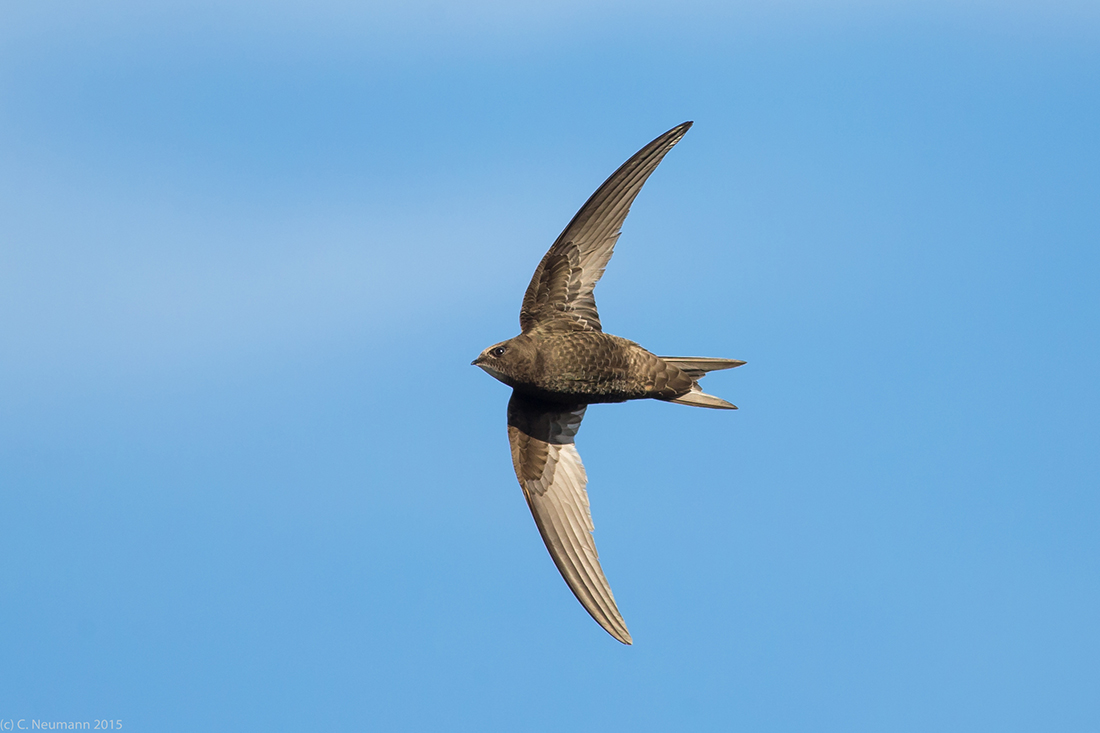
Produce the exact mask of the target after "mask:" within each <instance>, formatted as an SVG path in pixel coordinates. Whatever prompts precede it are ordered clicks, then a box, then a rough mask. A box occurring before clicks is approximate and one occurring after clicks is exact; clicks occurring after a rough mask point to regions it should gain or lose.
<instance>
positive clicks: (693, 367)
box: [661, 356, 745, 410]
mask: <svg viewBox="0 0 1100 733" xmlns="http://www.w3.org/2000/svg"><path fill="white" fill-rule="evenodd" d="M661 360H662V361H664V362H666V363H668V364H672V365H673V366H676V367H678V368H679V369H680V370H681V371H683V372H684V373H685V374H687V375H688V376H689V377H691V379H692V383H691V390H690V391H688V392H686V393H684V394H682V395H680V396H679V397H676V398H674V399H671V400H669V402H676V403H679V404H681V405H692V406H693V407H710V408H712V409H715V410H736V409H737V405H733V404H730V403H729V402H726V401H725V400H724V399H722V398H721V397H715V396H714V395H709V394H706V393H705V392H703V390H701V389H699V380H700V379H702V378H703V377H704V376H706V373H707V372H715V371H718V370H719V369H733V368H734V367H739V366H741V365H742V364H744V363H745V362H743V361H741V360H740V359H711V358H707V357H695V356H662V357H661Z"/></svg>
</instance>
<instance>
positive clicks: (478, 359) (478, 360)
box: [470, 356, 481, 366]
mask: <svg viewBox="0 0 1100 733" xmlns="http://www.w3.org/2000/svg"><path fill="white" fill-rule="evenodd" d="M480 363H481V357H480V356H479V357H478V358H476V359H474V360H473V361H471V362H470V366H477V365H478V364H480Z"/></svg>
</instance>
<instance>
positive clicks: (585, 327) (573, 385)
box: [473, 122, 745, 644]
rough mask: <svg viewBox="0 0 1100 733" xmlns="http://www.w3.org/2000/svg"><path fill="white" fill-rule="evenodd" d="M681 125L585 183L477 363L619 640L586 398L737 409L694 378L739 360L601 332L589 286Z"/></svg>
mask: <svg viewBox="0 0 1100 733" xmlns="http://www.w3.org/2000/svg"><path fill="white" fill-rule="evenodd" d="M689 127H691V123H690V122H685V123H684V124H682V125H679V126H677V127H675V128H673V129H671V130H669V131H668V132H666V133H665V134H664V135H661V136H660V137H658V138H657V139H656V140H654V141H653V142H651V143H650V144H649V145H647V146H645V147H644V148H642V149H641V150H640V151H638V153H637V154H635V155H634V156H633V157H632V158H631V159H630V160H628V161H627V162H626V163H624V164H623V165H622V166H621V167H620V168H619V170H617V171H615V173H614V174H612V175H611V177H610V178H608V179H607V181H605V182H604V184H603V185H602V186H600V188H599V189H597V190H596V193H594V194H592V197H591V198H589V200H588V202H587V203H586V204H585V205H584V206H583V207H581V210H580V211H579V212H577V215H576V216H574V217H573V220H572V221H571V222H570V223H569V225H568V226H567V227H566V228H565V231H563V232H562V233H561V235H560V236H559V237H558V239H557V240H556V241H555V242H554V245H553V246H552V247H551V248H550V250H549V251H548V252H547V253H546V255H545V256H544V257H543V258H542V262H540V263H539V266H538V268H536V270H535V274H534V276H533V277H532V278H531V283H530V285H528V287H527V292H526V294H525V295H524V298H523V306H522V308H521V309H520V328H521V329H522V332H521V333H520V335H518V336H516V337H514V338H511V339H508V340H507V341H502V342H500V343H498V344H494V345H493V346H490V347H489V348H487V349H485V350H484V351H483V352H481V355H480V356H478V358H477V359H475V360H474V362H473V363H474V365H476V366H479V367H481V368H482V369H484V370H485V371H486V372H488V373H489V374H490V375H492V376H493V377H495V378H496V379H498V380H500V381H501V382H504V383H505V384H507V385H509V386H510V387H512V388H513V392H512V399H511V400H510V401H509V402H508V439H509V442H510V444H511V447H512V464H513V467H514V468H515V471H516V477H517V478H518V479H519V483H520V486H521V487H522V488H523V494H524V496H525V497H526V499H527V504H528V506H529V507H530V509H531V513H532V515H533V516H534V518H535V524H536V525H538V528H539V532H540V533H541V534H542V538H543V541H544V542H545V543H546V547H547V549H548V550H549V551H550V556H551V557H552V558H553V559H554V564H555V565H557V567H558V570H559V571H560V572H561V574H562V577H564V578H565V581H566V583H568V584H569V587H570V589H571V590H572V591H573V593H574V594H575V595H576V596H577V599H578V600H580V602H581V604H582V605H583V606H584V607H585V609H587V610H588V612H589V613H590V614H591V615H592V617H593V618H594V619H596V621H597V622H598V623H599V624H600V625H601V626H603V628H604V629H605V630H607V632H608V633H609V634H611V635H612V636H614V637H615V638H616V639H618V640H619V641H621V642H623V643H624V644H630V643H631V638H630V634H629V632H628V631H627V629H626V624H625V622H623V619H622V616H621V615H620V614H619V609H618V607H617V606H616V605H615V599H614V597H613V596H612V595H611V587H610V585H609V584H608V582H607V579H606V578H605V577H604V574H603V569H602V568H601V567H600V563H599V558H598V556H597V554H596V545H595V542H594V540H593V539H592V530H593V526H592V517H591V513H590V512H589V508H588V493H587V491H586V486H587V483H588V479H587V476H586V475H585V472H584V466H583V465H582V464H581V460H580V455H579V454H578V453H577V449H576V446H575V445H574V438H575V436H576V434H577V430H578V429H579V428H580V423H581V420H582V418H583V417H584V412H585V409H586V408H587V406H588V405H590V404H595V403H603V402H624V401H626V400H637V399H647V398H649V399H657V400H664V401H668V402H676V403H680V404H686V405H694V406H697V407H710V408H716V409H726V410H735V409H737V408H736V407H734V406H733V405H731V404H730V403H729V402H726V401H725V400H723V399H720V398H718V397H714V396H713V395H708V394H705V393H704V392H703V391H702V390H700V389H699V380H700V379H701V378H702V377H703V376H704V375H705V374H706V373H707V372H710V371H715V370H718V369H729V368H731V367H736V366H740V365H742V364H744V363H745V362H743V361H739V360H736V359H711V358H705V357H668V356H665V357H661V356H657V355H655V354H653V353H651V352H649V351H647V350H646V349H644V348H642V347H641V346H639V345H638V344H636V343H634V342H633V341H628V340H627V339H624V338H620V337H618V336H612V335H611V334H609V333H604V332H603V327H602V324H601V323H600V317H599V313H598V312H597V311H596V302H595V299H594V298H593V295H592V290H593V288H594V287H595V284H596V281H597V280H599V278H600V276H601V275H602V274H603V270H604V267H605V266H606V265H607V262H608V260H610V259H611V254H612V251H613V249H614V246H615V242H616V241H617V240H618V238H619V229H620V227H621V226H622V223H623V220H624V219H625V218H626V215H627V213H628V212H629V210H630V204H631V203H632V202H633V201H634V197H635V196H637V195H638V192H639V191H640V190H641V188H642V185H643V184H644V183H645V181H646V179H647V178H648V177H649V175H650V174H651V173H652V172H653V171H654V170H655V169H656V167H657V165H658V164H659V163H660V162H661V160H662V159H663V158H664V156H665V153H667V152H668V151H669V150H670V149H671V148H672V146H673V145H675V144H676V143H677V142H679V140H680V138H682V137H683V136H684V134H685V133H686V132H687V131H688V128H689Z"/></svg>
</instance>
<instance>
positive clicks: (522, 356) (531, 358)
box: [470, 335, 536, 387]
mask: <svg viewBox="0 0 1100 733" xmlns="http://www.w3.org/2000/svg"><path fill="white" fill-rule="evenodd" d="M535 356H536V354H535V348H534V345H533V344H532V343H531V340H530V339H529V338H527V337H526V336H523V335H520V336H516V337H515V338H511V339H508V340H507V341H501V342H500V343H499V344H493V345H492V346H490V347H489V348H487V349H485V351H482V352H481V354H480V355H479V356H478V357H477V358H476V359H474V360H473V361H472V362H470V363H471V364H472V365H473V366H476V367H481V368H482V369H484V370H485V371H486V372H488V373H489V375H490V376H492V377H493V378H495V379H499V380H500V381H502V382H504V383H505V384H507V385H509V386H513V387H514V386H515V385H516V383H517V382H525V381H529V380H530V379H531V378H532V376H533V372H534V366H535Z"/></svg>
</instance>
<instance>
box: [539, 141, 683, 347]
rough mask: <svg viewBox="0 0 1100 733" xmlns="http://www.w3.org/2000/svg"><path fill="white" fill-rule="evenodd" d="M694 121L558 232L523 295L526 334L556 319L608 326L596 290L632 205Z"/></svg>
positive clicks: (633, 161)
mask: <svg viewBox="0 0 1100 733" xmlns="http://www.w3.org/2000/svg"><path fill="white" fill-rule="evenodd" d="M691 124H692V123H690V122H685V123H683V124H682V125H677V126H676V127H674V128H672V129H671V130H669V131H668V132H666V133H665V134H663V135H661V136H660V137H658V138H657V139H656V140H654V141H653V142H651V143H649V144H648V145H646V146H645V147H644V148H642V149H641V150H639V151H638V152H637V153H635V154H634V156H633V157H631V158H630V160H628V161H626V162H625V163H623V164H622V165H621V166H620V167H619V169H618V170H617V171H615V172H614V173H612V174H611V177H610V178H608V179H607V180H606V181H604V183H603V185H601V186H600V187H599V188H598V189H596V192H595V193H594V194H592V196H591V197H590V198H589V199H588V201H587V202H586V203H585V205H584V206H582V207H581V209H580V211H578V212H577V213H576V215H575V216H574V217H573V219H572V221H570V222H569V225H568V226H566V227H565V230H564V231H562V233H561V234H560V235H558V238H557V240H556V241H555V242H554V244H553V246H551V247H550V250H549V251H548V252H547V253H546V255H545V256H544V257H543V258H542V262H540V263H539V266H538V267H537V268H536V269H535V274H534V275H533V276H532V277H531V283H530V284H529V285H528V286H527V292H526V293H525V294H524V296H523V306H522V308H520V313H519V323H520V328H522V329H523V331H524V332H526V331H529V330H530V329H532V328H534V327H535V326H537V325H539V324H541V323H545V322H547V321H552V320H553V321H561V323H560V324H556V325H560V326H561V327H563V328H570V329H577V330H587V331H600V330H602V326H601V325H600V315H599V313H598V312H597V310H596V300H595V298H594V297H593V295H592V290H593V288H595V287H596V283H597V282H598V281H599V279H600V277H601V276H602V275H603V272H604V269H605V268H606V267H607V263H608V261H609V260H610V259H611V255H612V253H613V252H614V249H615V242H617V241H618V239H619V231H620V229H621V228H622V225H623V221H625V220H626V215H627V214H628V213H630V205H631V204H632V203H633V202H634V199H635V197H637V195H638V192H639V191H641V190H642V186H643V185H644V184H645V182H646V180H647V179H648V178H649V176H650V174H651V173H653V171H654V170H656V169H657V166H658V165H659V164H660V162H661V160H662V159H663V158H664V157H665V154H666V153H668V151H669V150H671V149H672V146H673V145H675V144H676V143H678V142H679V141H680V138H682V137H683V136H684V135H685V134H686V133H687V131H688V128H690V127H691Z"/></svg>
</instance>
